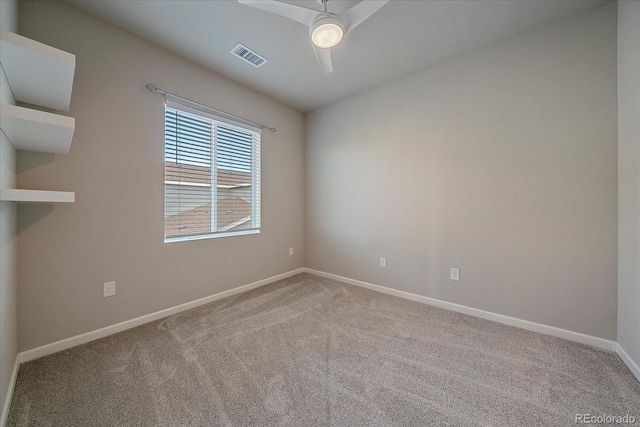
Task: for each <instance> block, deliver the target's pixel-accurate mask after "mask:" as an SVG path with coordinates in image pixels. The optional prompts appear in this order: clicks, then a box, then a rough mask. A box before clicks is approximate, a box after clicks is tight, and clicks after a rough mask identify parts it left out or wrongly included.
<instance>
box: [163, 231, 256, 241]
mask: <svg viewBox="0 0 640 427" xmlns="http://www.w3.org/2000/svg"><path fill="white" fill-rule="evenodd" d="M249 234H260V230H259V229H253V230H242V231H228V232H222V233H211V234H201V235H199V236H187V237H169V238H166V237H165V239H164V242H165V243H175V242H188V241H191V240H203V239H217V238H219V237H231V236H246V235H249Z"/></svg>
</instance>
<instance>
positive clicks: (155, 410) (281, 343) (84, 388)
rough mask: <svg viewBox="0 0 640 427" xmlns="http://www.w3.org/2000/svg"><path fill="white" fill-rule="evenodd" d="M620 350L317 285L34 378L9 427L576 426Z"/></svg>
mask: <svg viewBox="0 0 640 427" xmlns="http://www.w3.org/2000/svg"><path fill="white" fill-rule="evenodd" d="M577 413H579V414H582V413H585V414H595V415H624V414H631V415H632V416H635V417H636V425H640V383H639V382H638V381H637V380H636V379H635V378H634V377H633V375H632V374H631V372H630V371H629V370H628V368H627V367H626V366H625V365H624V364H623V363H622V361H621V360H620V359H619V358H618V356H617V355H615V354H613V353H608V352H605V351H601V350H597V349H594V348H591V347H588V346H584V345H580V344H575V343H572V342H570V341H566V340H563V339H559V338H554V337H549V336H545V335H540V334H536V333H533V332H528V331H525V330H521V329H518V328H513V327H509V326H505V325H502V324H498V323H494V322H490V321H486V320H481V319H477V318H474V317H469V316H466V315H462V314H458V313H454V312H449V311H446V310H442V309H438V308H434V307H430V306H426V305H422V304H418V303H415V302H411V301H407V300H403V299H400V298H396V297H392V296H388V295H384V294H379V293H376V292H373V291H369V290H366V289H361V288H358V287H354V286H351V285H347V284H342V283H339V282H335V281H332V280H327V279H323V278H319V277H317V276H312V275H308V274H302V275H298V276H294V277H291V278H289V279H285V280H283V281H280V282H277V283H273V284H271V285H267V286H264V287H262V288H259V289H255V290H253V291H249V292H247V293H244V294H241V295H238V296H234V297H230V298H227V299H224V300H220V301H217V302H214V303H211V304H208V305H206V306H202V307H200V308H197V309H194V310H191V311H188V312H184V313H181V314H177V315H174V316H171V317H169V318H166V319H164V320H161V321H157V322H153V323H150V324H147V325H144V326H141V327H138V328H135V329H131V330H129V331H126V332H122V333H120V334H117V335H114V336H111V337H108V338H104V339H101V340H98V341H94V342H92V343H89V344H86V345H83V346H80V347H76V348H73V349H70V350H67V351H64V352H61V353H57V354H54V355H51V356H47V357H44V358H42V359H39V360H35V361H32V362H29V363H25V364H23V365H22V366H21V367H20V371H19V374H18V381H17V384H16V387H15V393H14V396H13V402H12V404H11V411H10V415H9V421H8V425H9V426H24V425H29V426H172V427H174V426H217V425H224V426H266V425H281V426H395V425H398V426H400V425H402V426H424V425H455V426H459V425H491V426H507V425H513V426H524V425H535V426H539V425H551V426H563V425H575V423H574V421H575V414H577Z"/></svg>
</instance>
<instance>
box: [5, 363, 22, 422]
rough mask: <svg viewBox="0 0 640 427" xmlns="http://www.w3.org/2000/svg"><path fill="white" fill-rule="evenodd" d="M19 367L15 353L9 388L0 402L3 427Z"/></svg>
mask: <svg viewBox="0 0 640 427" xmlns="http://www.w3.org/2000/svg"><path fill="white" fill-rule="evenodd" d="M19 367H20V358H19V356H18V355H16V361H15V362H14V364H13V371H11V378H10V379H9V389H8V390H7V395H6V396H5V398H4V402H2V415H0V425H2V426H3V427H4V426H5V425H6V424H7V418H9V409H10V408H11V398H12V397H13V388H14V387H15V386H16V379H18V368H19Z"/></svg>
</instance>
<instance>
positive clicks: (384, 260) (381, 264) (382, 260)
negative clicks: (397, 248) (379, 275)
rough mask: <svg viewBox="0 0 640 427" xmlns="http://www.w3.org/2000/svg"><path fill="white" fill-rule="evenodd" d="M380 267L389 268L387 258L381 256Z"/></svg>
mask: <svg viewBox="0 0 640 427" xmlns="http://www.w3.org/2000/svg"><path fill="white" fill-rule="evenodd" d="M380 267H382V268H387V259H386V258H380Z"/></svg>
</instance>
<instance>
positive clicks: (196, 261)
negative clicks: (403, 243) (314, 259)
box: [18, 2, 304, 351]
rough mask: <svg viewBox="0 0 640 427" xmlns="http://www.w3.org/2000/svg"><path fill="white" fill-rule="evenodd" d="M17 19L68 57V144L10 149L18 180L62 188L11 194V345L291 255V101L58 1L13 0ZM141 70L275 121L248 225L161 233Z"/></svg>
mask: <svg viewBox="0 0 640 427" xmlns="http://www.w3.org/2000/svg"><path fill="white" fill-rule="evenodd" d="M20 27H21V31H22V33H23V34H24V35H25V36H27V37H30V38H33V39H35V40H38V41H41V42H44V43H47V44H49V45H51V46H54V47H57V48H59V49H62V50H65V51H67V52H70V53H73V54H75V55H76V64H77V65H76V74H75V80H74V86H73V95H72V99H71V110H70V112H69V115H70V116H73V117H75V118H76V130H75V135H74V138H73V143H72V146H71V152H70V153H69V154H68V155H66V156H50V155H41V154H36V153H20V154H19V157H18V169H19V172H18V182H19V184H20V185H21V186H24V187H40V188H43V189H58V190H68V191H75V192H76V203H74V204H64V205H55V206H52V205H21V206H20V207H19V210H18V218H19V220H18V233H19V234H18V241H19V244H18V277H19V285H20V286H19V293H18V300H19V304H18V307H19V310H18V313H19V314H18V316H19V317H18V320H19V349H20V351H22V350H27V349H31V348H34V347H37V346H40V345H43V344H47V343H51V342H54V341H57V340H60V339H63V338H67V337H71V336H74V335H77V334H80V333H83V332H87V331H91V330H95V329H97V328H100V327H104V326H107V325H112V324H115V323H117V322H121V321H124V320H128V319H132V318H135V317H138V316H141V315H144V314H148V313H152V312H155V311H157V310H161V309H164V308H167V307H171V306H175V305H177V304H181V303H184V302H188V301H192V300H195V299H197V298H201V297H204V296H208V295H212V294H215V293H218V292H221V291H224V290H227V289H231V288H234V287H237V286H240V285H244V284H248V283H252V282H254V281H257V280H260V279H264V278H268V277H271V276H274V275H277V274H280V273H284V272H288V271H291V270H294V269H297V268H300V267H302V266H303V258H304V257H303V253H304V247H303V244H304V241H303V238H304V233H303V226H304V220H303V204H304V202H303V198H304V185H303V178H304V172H303V162H304V155H303V150H304V144H303V138H304V117H303V115H302V114H301V113H299V112H296V111H295V110H292V109H291V108H289V107H285V106H283V105H282V104H279V103H277V102H275V101H273V100H271V99H270V98H268V97H266V96H264V95H261V94H259V93H257V92H255V91H253V90H250V89H248V88H246V87H243V86H241V85H239V84H237V83H235V82H233V81H231V80H229V79H227V78H224V77H221V76H220V75H217V74H214V73H212V72H211V71H208V70H206V69H204V68H202V67H200V66H198V65H195V64H193V63H191V62H188V61H186V60H184V59H183V58H181V57H179V56H177V55H175V54H173V53H170V52H168V51H166V50H164V49H162V48H160V47H157V46H155V45H153V44H151V43H148V42H146V41H143V40H141V39H139V38H137V37H135V36H133V35H131V34H129V33H126V32H124V31H122V30H120V29H118V28H115V27H113V26H110V25H109V24H106V23H104V22H102V21H99V20H97V19H94V18H93V17H90V16H89V15H86V14H84V13H82V12H80V11H78V10H76V9H74V8H72V7H70V6H67V5H65V4H63V3H60V2H23V3H22V4H21V11H20ZM147 83H153V84H155V85H156V86H158V87H160V88H163V89H165V90H168V91H170V92H174V93H177V94H180V95H182V96H185V97H187V98H191V99H194V100H196V101H199V102H202V103H205V104H208V105H211V106H213V107H215V108H218V109H221V110H224V111H228V112H230V113H234V114H238V115H240V116H243V117H247V118H249V119H252V120H254V121H257V122H261V123H265V124H268V125H271V126H275V127H276V128H277V129H278V132H277V133H275V134H274V133H271V132H265V133H263V139H262V233H261V234H259V235H250V236H240V237H231V238H218V239H207V240H199V241H192V242H181V243H171V244H164V243H163V197H164V195H163V173H164V164H163V162H164V146H163V144H164V136H163V134H164V129H163V123H164V119H163V114H164V104H163V99H162V97H161V96H159V95H157V94H152V93H150V92H149V91H147V89H146V88H145V84H147ZM289 247H294V248H295V253H296V255H295V256H292V257H289V254H288V248H289ZM110 280H115V281H116V283H117V293H116V296H115V297H112V298H106V299H103V298H102V283H103V282H106V281H110Z"/></svg>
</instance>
